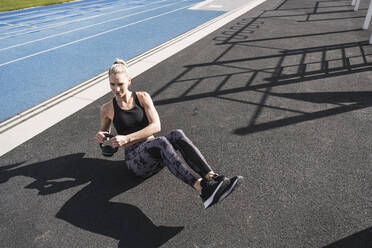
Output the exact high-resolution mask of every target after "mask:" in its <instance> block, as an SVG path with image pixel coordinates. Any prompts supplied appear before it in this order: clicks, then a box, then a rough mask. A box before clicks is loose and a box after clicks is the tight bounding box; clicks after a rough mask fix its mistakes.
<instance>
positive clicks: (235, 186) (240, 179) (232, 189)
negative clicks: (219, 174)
mask: <svg viewBox="0 0 372 248" xmlns="http://www.w3.org/2000/svg"><path fill="white" fill-rule="evenodd" d="M243 179H244V178H243V177H242V176H238V177H237V178H236V180H235V182H234V183H233V185H232V186H231V187H230V188H229V189H228V190H227V191H226V192H225V193H223V194H222V196H221V197H220V198H219V199H218V202H221V201H223V200H224V199H225V198H226V197H227V196H228V195H229V194H231V193H232V192H233V191H234V190H235V189H236V188H238V186H239V185H240V181H242V180H243Z"/></svg>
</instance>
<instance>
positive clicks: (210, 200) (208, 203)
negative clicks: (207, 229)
mask: <svg viewBox="0 0 372 248" xmlns="http://www.w3.org/2000/svg"><path fill="white" fill-rule="evenodd" d="M222 183H223V181H221V182H220V184H219V185H218V186H217V188H216V189H215V190H214V192H213V194H212V195H211V196H210V197H209V198H208V199H207V200H206V201H205V202H204V203H203V204H204V208H207V207H209V206H210V205H211V204H212V202H213V199H214V196H215V195H216V193H217V192H218V190H219V188H220V187H221V186H222Z"/></svg>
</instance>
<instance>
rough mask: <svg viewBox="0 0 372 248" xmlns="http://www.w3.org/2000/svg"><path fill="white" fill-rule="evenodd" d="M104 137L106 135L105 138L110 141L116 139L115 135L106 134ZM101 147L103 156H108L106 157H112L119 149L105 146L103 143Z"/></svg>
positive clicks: (100, 144)
mask: <svg viewBox="0 0 372 248" xmlns="http://www.w3.org/2000/svg"><path fill="white" fill-rule="evenodd" d="M104 135H105V137H107V138H110V139H111V138H113V137H115V135H112V134H110V133H104ZM99 147H100V148H101V150H102V155H103V156H106V157H111V156H112V155H114V153H115V152H117V151H118V149H119V147H113V146H110V145H103V143H99Z"/></svg>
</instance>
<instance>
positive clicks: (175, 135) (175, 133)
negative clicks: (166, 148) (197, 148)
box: [169, 129, 186, 139]
mask: <svg viewBox="0 0 372 248" xmlns="http://www.w3.org/2000/svg"><path fill="white" fill-rule="evenodd" d="M169 135H170V136H171V137H172V138H174V139H181V138H184V137H186V135H185V133H184V132H183V130H182V129H175V130H172V131H171V132H170V133H169Z"/></svg>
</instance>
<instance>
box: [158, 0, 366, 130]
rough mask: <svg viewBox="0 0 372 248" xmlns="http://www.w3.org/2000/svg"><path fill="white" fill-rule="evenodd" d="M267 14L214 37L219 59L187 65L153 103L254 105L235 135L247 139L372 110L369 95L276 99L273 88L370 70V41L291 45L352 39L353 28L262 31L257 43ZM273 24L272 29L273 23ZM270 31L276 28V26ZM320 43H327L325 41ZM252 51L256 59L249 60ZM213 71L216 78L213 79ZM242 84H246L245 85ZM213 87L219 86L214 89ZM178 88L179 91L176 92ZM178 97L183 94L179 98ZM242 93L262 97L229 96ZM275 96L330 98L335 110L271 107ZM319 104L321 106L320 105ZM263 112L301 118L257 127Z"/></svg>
mask: <svg viewBox="0 0 372 248" xmlns="http://www.w3.org/2000/svg"><path fill="white" fill-rule="evenodd" d="M287 2H288V1H283V2H282V4H281V5H280V6H278V7H279V8H280V7H283V8H284V7H285V3H287ZM320 2H322V1H313V4H317V6H314V9H315V10H314V11H316V9H318V8H320V7H319V3H320ZM323 2H324V1H323ZM335 2H337V1H335ZM276 10H280V9H278V8H276V9H273V10H271V11H274V12H275V11H276ZM265 12H267V11H266V10H265V11H262V13H261V14H258V15H257V16H256V17H254V18H240V19H239V20H237V21H236V22H234V23H233V24H232V25H230V26H229V27H226V28H225V30H224V31H222V32H221V33H220V34H219V35H217V36H215V37H214V41H215V46H216V47H218V48H219V49H218V51H219V52H218V54H217V53H216V55H215V57H214V58H213V59H210V62H205V63H198V64H188V65H184V69H183V71H182V72H181V73H179V74H178V75H177V76H176V77H175V78H173V79H172V80H170V81H168V82H166V83H165V84H164V85H163V86H162V87H161V88H159V89H158V90H156V91H155V92H154V93H153V94H152V96H153V97H154V98H155V101H154V103H155V104H156V105H166V104H171V103H180V102H187V101H194V100H198V99H203V98H210V97H214V98H219V99H224V100H227V101H239V102H241V103H244V104H248V105H251V106H253V107H254V108H255V110H254V111H253V114H250V115H249V117H248V118H250V119H249V120H248V121H247V126H245V127H241V128H238V129H235V130H232V132H233V133H235V134H237V135H247V134H251V133H255V132H260V131H265V130H269V129H273V128H277V127H283V126H287V125H292V124H296V123H300V122H305V121H308V120H314V119H319V118H324V117H328V116H332V115H336V114H340V113H345V112H350V111H355V110H360V109H363V108H368V107H371V106H372V101H371V100H370V98H369V97H368V95H369V94H371V92H370V91H358V92H350V91H349V90H347V91H344V92H339V91H338V92H329V94H327V92H314V93H311V94H310V95H309V94H305V93H301V92H296V94H292V92H287V93H282V94H274V93H273V92H274V89H275V88H276V87H279V86H290V85H300V84H302V83H305V82H310V81H314V80H319V79H327V78H335V77H339V76H343V75H352V74H356V73H361V72H367V71H371V70H372V49H371V46H370V45H369V43H368V41H367V40H362V41H355V42H342V41H339V42H337V43H336V42H335V41H334V39H330V42H329V44H326V45H320V46H316V42H314V44H312V46H309V44H311V43H309V42H305V43H304V46H303V47H302V48H297V49H296V48H293V46H291V45H290V44H292V43H293V42H302V41H304V40H308V39H312V38H316V37H318V38H319V37H322V36H326V35H340V36H342V35H344V34H346V35H348V36H350V34H353V32H360V30H361V29H360V28H355V29H352V28H350V26H349V27H348V28H343V29H342V28H338V29H337V30H333V31H330V30H328V31H322V30H319V31H318V32H316V33H310V32H307V33H302V34H298V35H293V34H292V35H280V36H276V37H275V36H274V37H273V36H269V37H265V36H264V37H262V33H265V32H269V30H268V29H266V31H263V32H261V35H260V36H259V37H260V38H255V37H256V36H255V33H256V32H258V31H260V30H261V29H263V28H265V25H266V24H267V22H268V20H267V18H266V17H265V18H263V16H264V14H265ZM340 13H342V11H340ZM271 25H273V24H272V23H271ZM301 25H303V24H301ZM306 25H308V24H306ZM269 27H270V28H272V26H269ZM284 34H285V32H284ZM278 40H280V41H281V42H280V44H281V46H278V45H277V44H279V43H277V41H278ZM341 40H342V39H341ZM322 43H324V40H323V41H322ZM235 49H238V51H239V53H236V52H235V53H234V50H235ZM255 49H261V50H262V51H263V54H262V55H261V54H260V55H258V56H257V54H258V53H257V52H256V53H255V52H254V51H255ZM252 52H253V53H254V55H251V56H249V55H250V54H251V53H252ZM235 54H236V56H235ZM244 54H247V56H244ZM235 57H237V58H235ZM225 58H229V59H225ZM211 72H215V73H214V74H212V73H211ZM235 78H239V80H240V82H237V81H236V79H235ZM242 80H243V83H241V81H242ZM212 81H213V82H212ZM211 82H212V83H211ZM325 83H326V82H325ZM211 85H213V86H214V85H215V87H214V88H213V89H212V90H211V88H212V86H211ZM236 85H239V86H236ZM177 88H179V89H178V90H175V89H177ZM196 88H199V89H203V88H206V89H208V90H204V89H203V90H201V91H199V92H195V89H196ZM168 89H171V90H170V91H171V92H172V94H168V95H170V97H168V98H165V99H164V98H163V99H159V96H160V95H163V93H164V92H165V91H167V90H168ZM281 89H283V88H281ZM174 92H180V93H177V94H178V95H175V93H174ZM241 92H246V93H256V94H258V93H259V94H260V100H258V101H252V100H246V101H242V100H236V99H233V97H231V98H229V97H226V96H227V95H231V94H234V93H241ZM273 96H275V97H281V98H283V99H293V100H296V101H301V102H311V101H309V99H310V98H311V99H318V100H320V99H322V100H324V101H326V99H325V98H327V97H330V99H331V100H332V104H334V105H335V106H332V107H328V108H327V109H324V110H322V111H316V112H313V111H312V110H311V109H309V110H306V111H300V110H297V109H296V107H295V106H290V107H284V108H283V107H281V108H278V107H277V106H273V105H269V104H267V102H268V99H269V97H273ZM345 98H350V101H348V102H343V100H344V99H345ZM314 102H315V100H314V101H313V103H314ZM317 103H321V102H319V101H318V102H317ZM265 108H267V109H270V110H278V111H287V112H291V113H297V115H296V116H293V115H291V116H290V117H288V118H286V117H284V118H282V119H280V120H275V121H266V122H264V123H259V124H257V120H258V118H259V117H260V114H261V113H262V111H263V109H265Z"/></svg>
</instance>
